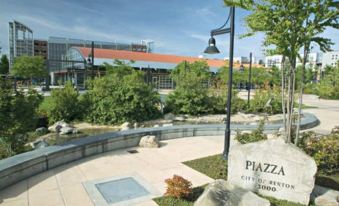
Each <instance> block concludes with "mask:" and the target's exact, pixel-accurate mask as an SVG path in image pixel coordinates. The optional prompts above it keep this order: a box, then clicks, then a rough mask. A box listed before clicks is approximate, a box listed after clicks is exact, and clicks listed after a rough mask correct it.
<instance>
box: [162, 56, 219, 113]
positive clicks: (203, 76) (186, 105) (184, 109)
mask: <svg viewBox="0 0 339 206" xmlns="http://www.w3.org/2000/svg"><path fill="white" fill-rule="evenodd" d="M171 77H172V78H173V80H174V81H175V83H176V89H175V91H174V92H173V93H171V94H170V95H169V96H168V98H167V100H166V108H167V109H166V110H167V111H171V112H174V113H180V114H193V115H197V114H203V113H208V112H211V111H213V107H211V103H212V102H211V98H210V97H209V95H208V85H207V84H208V81H209V79H210V72H209V67H208V65H207V63H206V62H204V61H199V62H194V63H189V62H186V61H184V62H181V63H180V64H178V65H177V66H176V67H175V68H174V70H173V71H172V72H171Z"/></svg>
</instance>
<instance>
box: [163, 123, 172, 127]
mask: <svg viewBox="0 0 339 206" xmlns="http://www.w3.org/2000/svg"><path fill="white" fill-rule="evenodd" d="M162 126H163V127H172V126H173V124H172V123H168V124H163V125H162Z"/></svg>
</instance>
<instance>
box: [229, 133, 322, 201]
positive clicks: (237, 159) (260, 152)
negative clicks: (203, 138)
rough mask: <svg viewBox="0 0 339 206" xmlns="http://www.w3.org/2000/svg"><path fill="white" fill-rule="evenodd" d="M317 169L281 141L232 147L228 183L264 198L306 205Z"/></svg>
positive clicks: (311, 161)
mask: <svg viewBox="0 0 339 206" xmlns="http://www.w3.org/2000/svg"><path fill="white" fill-rule="evenodd" d="M316 172H317V165H316V163H315V161H314V159H313V158H312V157H310V156H308V155H307V154H306V153H305V152H304V151H302V150H301V149H300V148H298V147H296V146H295V145H294V144H287V143H285V141H284V139H283V138H273V139H268V140H265V141H258V142H254V143H248V144H242V145H234V146H233V147H232V148H231V150H230V153H229V156H228V181H229V182H230V183H231V184H233V185H236V186H238V187H241V188H244V189H247V190H251V191H253V192H256V193H259V194H261V195H264V196H271V197H275V198H277V199H282V200H288V201H291V202H296V203H300V204H304V205H308V204H309V201H310V194H311V192H312V191H313V188H314V183H315V174H316Z"/></svg>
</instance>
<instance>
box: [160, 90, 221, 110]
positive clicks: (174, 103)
mask: <svg viewBox="0 0 339 206" xmlns="http://www.w3.org/2000/svg"><path fill="white" fill-rule="evenodd" d="M214 101H215V102H219V101H220V99H218V98H210V97H209V96H208V91H207V89H202V90H196V89H187V88H176V89H175V91H174V92H172V93H171V94H169V95H168V97H167V99H166V103H165V105H166V106H165V108H166V110H165V112H172V113H174V114H191V115H198V114H207V113H212V112H213V110H214V109H213V107H211V105H212V104H213V102H214Z"/></svg>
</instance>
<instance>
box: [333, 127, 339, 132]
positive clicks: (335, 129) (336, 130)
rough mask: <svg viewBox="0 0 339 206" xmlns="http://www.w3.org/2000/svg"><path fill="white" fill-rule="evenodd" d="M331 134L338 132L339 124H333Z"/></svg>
mask: <svg viewBox="0 0 339 206" xmlns="http://www.w3.org/2000/svg"><path fill="white" fill-rule="evenodd" d="M332 134H339V126H335V127H334V128H333V129H332Z"/></svg>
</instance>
